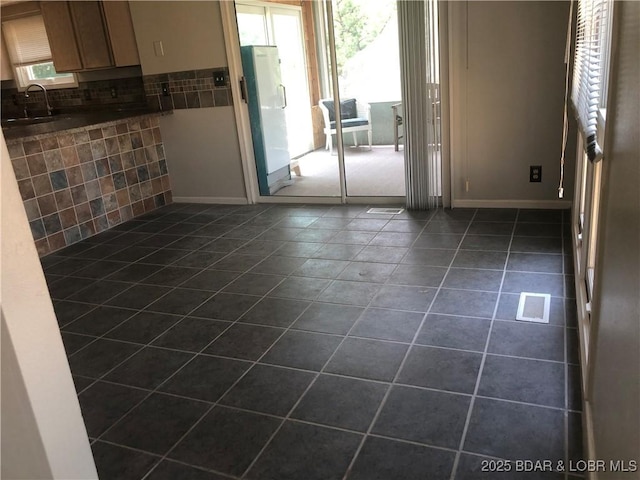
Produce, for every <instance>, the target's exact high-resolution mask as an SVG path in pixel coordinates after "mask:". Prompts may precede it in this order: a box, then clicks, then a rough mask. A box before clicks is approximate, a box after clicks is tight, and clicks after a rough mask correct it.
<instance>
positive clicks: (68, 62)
mask: <svg viewBox="0 0 640 480" xmlns="http://www.w3.org/2000/svg"><path fill="white" fill-rule="evenodd" d="M40 8H41V12H42V18H43V19H44V26H45V28H46V30H47V38H48V39H49V47H50V48H51V56H52V57H53V65H54V66H55V67H56V71H57V72H77V71H78V70H82V61H81V59H80V53H79V52H78V47H77V44H76V38H75V36H74V33H73V22H72V20H71V12H70V11H69V4H68V3H67V2H55V1H52V2H41V3H40Z"/></svg>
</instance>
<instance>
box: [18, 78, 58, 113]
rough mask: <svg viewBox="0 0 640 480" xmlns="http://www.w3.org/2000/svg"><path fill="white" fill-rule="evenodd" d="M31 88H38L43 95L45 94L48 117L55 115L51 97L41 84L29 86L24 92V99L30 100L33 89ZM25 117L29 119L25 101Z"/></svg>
mask: <svg viewBox="0 0 640 480" xmlns="http://www.w3.org/2000/svg"><path fill="white" fill-rule="evenodd" d="M31 87H38V88H39V89H40V90H42V93H44V101H45V103H46V104H47V115H51V114H52V113H53V108H51V104H50V103H49V95H47V89H46V88H44V86H42V85H40V84H39V83H32V84H30V85H27V88H26V89H25V90H24V98H25V100H26V99H27V98H29V90H30V89H31ZM24 116H25V117H28V116H29V115H27V103H26V101H25V104H24Z"/></svg>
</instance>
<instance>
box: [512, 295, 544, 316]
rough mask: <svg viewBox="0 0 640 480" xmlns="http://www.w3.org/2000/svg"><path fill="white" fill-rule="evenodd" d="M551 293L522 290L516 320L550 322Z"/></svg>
mask: <svg viewBox="0 0 640 480" xmlns="http://www.w3.org/2000/svg"><path fill="white" fill-rule="evenodd" d="M550 304H551V295H549V294H547V293H530V292H522V293H521V294H520V303H518V313H517V314H516V320H520V321H523V322H535V323H549V306H550Z"/></svg>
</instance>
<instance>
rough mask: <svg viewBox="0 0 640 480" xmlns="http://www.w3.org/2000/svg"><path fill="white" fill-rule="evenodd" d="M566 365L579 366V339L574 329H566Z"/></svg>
mask: <svg viewBox="0 0 640 480" xmlns="http://www.w3.org/2000/svg"><path fill="white" fill-rule="evenodd" d="M567 363H570V364H573V365H579V364H580V339H579V338H578V330H577V329H575V328H568V329H567Z"/></svg>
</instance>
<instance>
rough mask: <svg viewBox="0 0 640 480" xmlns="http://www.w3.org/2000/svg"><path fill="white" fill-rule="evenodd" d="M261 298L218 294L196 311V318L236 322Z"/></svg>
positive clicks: (194, 313)
mask: <svg viewBox="0 0 640 480" xmlns="http://www.w3.org/2000/svg"><path fill="white" fill-rule="evenodd" d="M259 299H260V297H256V296H252V295H238V294H235V293H218V294H216V295H215V296H214V297H213V298H211V299H209V300H207V301H206V302H205V303H204V304H203V305H202V306H200V307H199V308H198V309H197V310H195V311H194V312H193V313H192V315H193V316H194V317H204V318H211V319H214V320H229V321H235V320H237V319H238V318H240V317H241V316H242V314H244V313H245V312H246V311H247V310H249V309H250V308H251V307H252V306H253V305H254V304H256V303H257V302H258V300H259Z"/></svg>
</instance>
